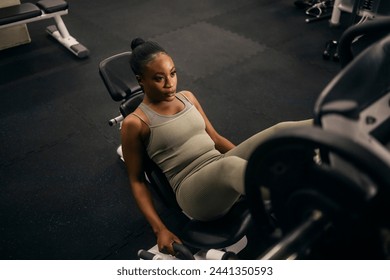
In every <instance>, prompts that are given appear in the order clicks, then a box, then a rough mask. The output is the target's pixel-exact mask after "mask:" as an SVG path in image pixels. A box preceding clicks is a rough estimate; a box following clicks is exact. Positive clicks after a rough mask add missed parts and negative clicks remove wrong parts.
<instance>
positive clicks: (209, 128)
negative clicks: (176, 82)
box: [184, 91, 235, 154]
mask: <svg viewBox="0 0 390 280" xmlns="http://www.w3.org/2000/svg"><path fill="white" fill-rule="evenodd" d="M184 94H185V96H186V97H187V98H188V99H189V100H190V101H191V102H192V103H193V104H194V106H195V107H196V109H198V111H199V113H200V114H201V115H202V117H203V119H204V122H205V124H206V132H207V133H208V134H209V135H210V137H211V139H212V140H213V141H214V143H215V148H216V149H217V150H218V151H220V152H221V153H222V154H224V153H226V152H227V151H229V150H231V149H232V148H234V147H235V145H234V144H233V143H232V142H230V141H229V140H228V139H226V138H225V137H223V136H222V135H220V134H219V133H218V132H217V131H216V130H215V128H214V127H213V125H212V124H211V122H210V120H209V119H208V118H207V116H206V113H205V112H204V111H203V109H202V106H201V105H200V103H199V101H198V100H197V99H196V97H195V96H194V95H193V94H192V93H191V92H189V91H185V92H184Z"/></svg>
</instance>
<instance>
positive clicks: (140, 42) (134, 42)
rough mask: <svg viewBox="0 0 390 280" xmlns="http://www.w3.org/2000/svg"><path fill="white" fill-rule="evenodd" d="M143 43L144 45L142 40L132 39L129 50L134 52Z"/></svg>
mask: <svg viewBox="0 0 390 280" xmlns="http://www.w3.org/2000/svg"><path fill="white" fill-rule="evenodd" d="M143 43H145V41H144V39H142V38H135V39H133V41H131V50H134V49H135V48H136V47H138V46H139V45H142V44H143Z"/></svg>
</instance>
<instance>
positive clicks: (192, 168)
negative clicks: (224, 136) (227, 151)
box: [165, 149, 222, 192]
mask: <svg viewBox="0 0 390 280" xmlns="http://www.w3.org/2000/svg"><path fill="white" fill-rule="evenodd" d="M221 157H222V154H221V153H220V152H219V151H218V150H216V149H213V150H210V151H208V152H206V153H204V154H203V155H200V156H199V157H198V158H196V159H195V160H193V161H192V162H191V163H189V164H188V165H187V166H185V167H184V168H183V169H181V170H179V171H178V170H169V171H167V172H165V175H166V177H167V179H168V181H169V183H170V184H171V186H172V188H173V190H174V191H175V192H176V189H177V188H178V187H179V185H180V183H181V182H182V181H183V180H184V179H185V178H186V177H187V176H190V175H191V174H193V173H195V172H197V171H198V170H199V169H201V168H202V167H203V166H205V165H207V164H209V163H210V162H213V161H215V160H218V159H219V158H221Z"/></svg>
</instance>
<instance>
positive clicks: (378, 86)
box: [245, 36, 390, 259]
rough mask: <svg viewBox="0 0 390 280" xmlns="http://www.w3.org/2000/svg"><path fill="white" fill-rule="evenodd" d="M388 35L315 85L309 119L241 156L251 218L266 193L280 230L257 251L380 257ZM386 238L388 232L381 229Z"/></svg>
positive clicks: (386, 190) (387, 194) (389, 156)
mask: <svg viewBox="0 0 390 280" xmlns="http://www.w3.org/2000/svg"><path fill="white" fill-rule="evenodd" d="M389 48H390V36H387V37H385V38H383V39H382V40H380V41H379V42H377V43H375V44H373V45H372V46H370V47H368V48H367V49H366V50H365V51H363V52H362V53H360V54H359V55H358V56H357V57H356V58H354V59H353V60H352V61H351V62H350V63H349V64H348V65H347V66H346V67H345V68H344V69H343V70H342V71H341V72H340V73H339V74H338V75H337V76H336V77H335V78H334V79H333V80H332V81H331V82H330V83H329V85H328V86H327V87H326V88H325V89H324V90H323V92H322V93H321V95H320V96H319V98H318V100H317V102H316V105H315V109H314V113H315V124H316V126H314V127H309V128H303V129H295V130H291V129H290V130H285V131H282V132H280V133H278V134H277V135H274V136H273V137H270V138H269V139H268V140H267V141H265V142H264V143H263V144H262V145H260V146H259V147H258V148H257V149H256V150H255V152H254V153H253V155H252V156H251V158H250V159H249V161H248V167H247V170H246V177H245V184H246V193H247V195H248V203H249V205H250V209H251V211H252V215H253V218H254V221H255V222H257V223H259V224H262V225H264V224H268V223H269V217H268V216H265V215H264V205H263V203H262V201H263V200H262V197H261V192H260V187H262V188H264V187H267V188H268V189H269V191H270V194H271V203H272V208H273V210H274V215H275V217H276V219H277V221H278V225H279V226H280V228H281V230H282V232H283V238H282V239H281V240H280V241H279V242H277V243H276V244H275V245H274V246H272V247H271V248H269V250H267V251H266V252H265V253H264V254H262V255H261V256H259V259H296V258H304V259H305V258H306V259H309V258H310V259H313V258H314V259H315V258H322V259H344V258H345V259H384V258H388V257H389V255H388V252H387V251H386V248H384V245H383V242H382V241H383V240H382V238H383V232H388V231H389V228H390V219H389V218H388V217H387V213H388V212H389V210H390V209H389V207H390V204H389V203H388V201H389V199H390V176H389V174H390V151H389V150H390V110H389V104H390V103H389V100H390V67H389V65H390V53H389ZM387 238H388V236H387Z"/></svg>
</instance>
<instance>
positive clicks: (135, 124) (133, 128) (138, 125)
mask: <svg viewBox="0 0 390 280" xmlns="http://www.w3.org/2000/svg"><path fill="white" fill-rule="evenodd" d="M141 130H142V121H141V120H140V119H139V118H138V117H136V116H135V115H133V114H130V115H128V116H126V118H125V119H124V120H123V122H122V127H121V131H122V134H123V133H126V134H129V136H130V135H133V136H136V135H139V134H140V132H141Z"/></svg>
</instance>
